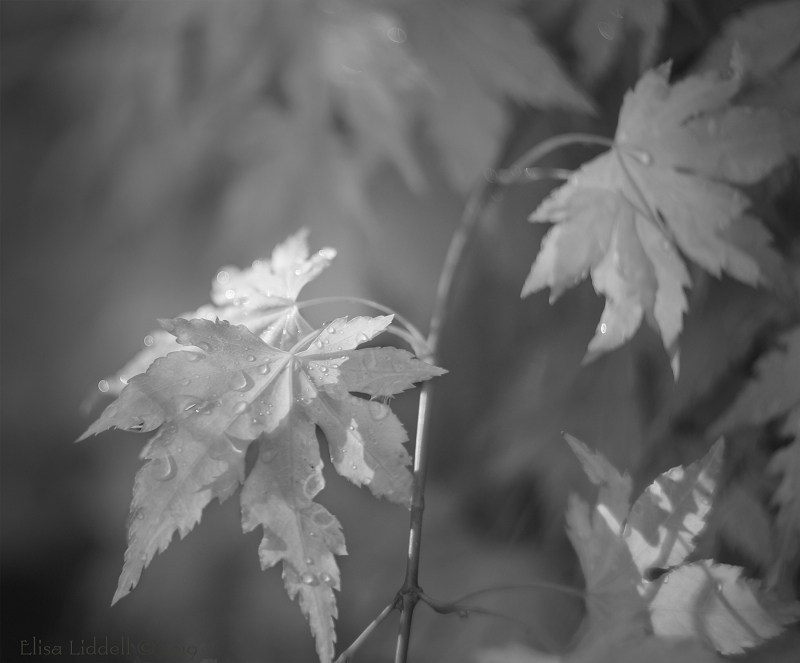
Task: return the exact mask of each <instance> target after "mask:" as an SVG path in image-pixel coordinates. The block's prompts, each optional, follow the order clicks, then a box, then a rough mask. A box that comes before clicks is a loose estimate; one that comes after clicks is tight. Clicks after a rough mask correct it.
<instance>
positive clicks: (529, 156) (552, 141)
mask: <svg viewBox="0 0 800 663" xmlns="http://www.w3.org/2000/svg"><path fill="white" fill-rule="evenodd" d="M576 143H584V144H591V145H604V146H605V147H614V141H613V140H612V139H611V138H606V137H605V136H597V135H595V134H581V133H574V134H559V135H558V136H553V137H552V138H548V139H547V140H543V141H542V142H541V143H538V144H536V145H534V146H533V147H532V148H531V149H529V150H528V151H527V152H525V154H523V155H522V156H521V157H520V158H519V159H517V160H516V161H515V162H514V163H513V164H511V166H509V167H508V169H507V170H506V171H504V175H505V173H507V175H506V176H505V177H503V176H501V177H499V180H500V182H501V183H502V184H511V183H513V182H514V181H516V180H518V179H519V178H520V177H521V175H522V173H523V171H525V170H526V169H527V168H529V167H530V166H532V165H533V164H535V163H536V162H537V161H539V159H541V158H542V157H545V156H547V155H548V154H550V152H554V151H555V150H557V149H559V148H561V147H565V146H567V145H575V144H576Z"/></svg>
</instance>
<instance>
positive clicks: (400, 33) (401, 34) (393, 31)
mask: <svg viewBox="0 0 800 663" xmlns="http://www.w3.org/2000/svg"><path fill="white" fill-rule="evenodd" d="M386 36H387V37H389V39H391V40H392V41H393V42H394V43H395V44H402V43H403V42H404V41H405V40H406V33H405V31H404V30H403V29H402V28H397V27H395V28H389V30H388V31H387V32H386Z"/></svg>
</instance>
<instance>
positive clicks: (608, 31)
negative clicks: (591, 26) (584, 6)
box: [597, 21, 614, 41]
mask: <svg viewBox="0 0 800 663" xmlns="http://www.w3.org/2000/svg"><path fill="white" fill-rule="evenodd" d="M597 29H598V30H599V31H600V34H601V35H603V37H604V38H606V39H608V41H612V40H613V39H614V26H613V25H611V23H607V22H606V21H601V22H600V23H598V24H597Z"/></svg>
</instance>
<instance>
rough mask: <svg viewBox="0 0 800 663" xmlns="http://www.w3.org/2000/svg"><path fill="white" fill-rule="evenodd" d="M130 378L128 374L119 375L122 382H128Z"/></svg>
mask: <svg viewBox="0 0 800 663" xmlns="http://www.w3.org/2000/svg"><path fill="white" fill-rule="evenodd" d="M128 380H130V378H129V377H128V376H127V375H120V376H119V381H120V382H121V383H122V384H128Z"/></svg>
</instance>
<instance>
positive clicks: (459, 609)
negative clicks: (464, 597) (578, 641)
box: [419, 590, 558, 652]
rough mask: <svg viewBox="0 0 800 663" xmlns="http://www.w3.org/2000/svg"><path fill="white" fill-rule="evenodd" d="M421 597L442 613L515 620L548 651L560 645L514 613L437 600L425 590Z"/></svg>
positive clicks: (420, 593)
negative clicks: (470, 614)
mask: <svg viewBox="0 0 800 663" xmlns="http://www.w3.org/2000/svg"><path fill="white" fill-rule="evenodd" d="M419 598H420V600H422V601H423V602H425V603H427V604H428V605H429V606H430V607H431V609H433V610H434V611H436V612H438V613H439V614H441V615H447V614H452V613H457V614H458V616H459V617H462V618H463V617H468V616H469V613H471V612H474V613H475V614H477V615H488V616H489V617H497V618H498V619H504V620H506V621H509V622H513V623H514V624H516V625H517V626H519V627H521V628H522V629H523V630H524V631H525V633H526V635H529V636H530V635H535V636H536V639H537V640H538V641H539V643H540V644H541V645H543V646H544V648H545V649H546V650H547V651H548V652H552V651H555V650H556V649H557V648H558V647H557V645H556V643H555V642H554V641H553V640H552V639H550V638H549V637H547V635H546V634H545V633H544V632H543V631H541V630H540V629H539V628H537V627H534V626H532V625H531V624H528V623H527V622H525V621H523V620H522V619H520V618H519V617H515V616H513V615H507V614H505V613H502V612H497V611H496V610H491V609H489V608H484V607H482V606H479V605H465V604H463V603H461V601H458V600H457V601H437V600H436V599H433V598H431V597H430V596H428V595H427V594H426V593H425V592H423V591H422V590H420V592H419Z"/></svg>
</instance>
